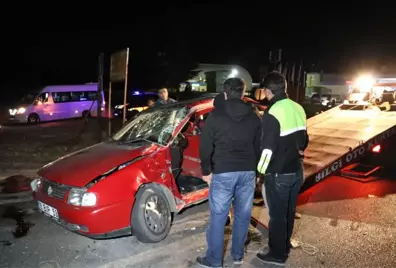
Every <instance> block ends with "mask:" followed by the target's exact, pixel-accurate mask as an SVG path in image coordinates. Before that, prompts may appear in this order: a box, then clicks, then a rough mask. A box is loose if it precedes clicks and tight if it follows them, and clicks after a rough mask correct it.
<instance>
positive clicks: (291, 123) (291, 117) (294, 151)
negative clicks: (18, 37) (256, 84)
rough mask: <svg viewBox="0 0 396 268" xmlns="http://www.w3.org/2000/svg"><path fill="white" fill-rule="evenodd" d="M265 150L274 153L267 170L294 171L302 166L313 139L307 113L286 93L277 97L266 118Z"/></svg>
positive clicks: (271, 104) (265, 115)
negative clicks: (307, 121) (310, 139)
mask: <svg viewBox="0 0 396 268" xmlns="http://www.w3.org/2000/svg"><path fill="white" fill-rule="evenodd" d="M261 133H262V134H261V135H262V136H261V150H270V151H271V152H272V156H271V159H270V162H269V164H268V168H267V170H266V172H265V173H279V174H284V173H294V172H297V171H298V170H300V169H301V167H302V165H301V162H302V159H303V157H304V154H303V152H304V150H305V149H306V148H307V146H308V142H309V138H308V134H307V130H306V115H305V111H304V109H303V108H302V107H301V105H300V104H298V103H296V102H294V101H292V100H290V99H289V98H288V97H287V95H286V94H283V95H281V96H275V97H274V98H273V99H271V101H270V106H269V107H268V109H267V110H266V111H265V112H264V115H263V117H262V129H261Z"/></svg>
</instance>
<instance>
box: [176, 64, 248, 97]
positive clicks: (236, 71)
mask: <svg viewBox="0 0 396 268" xmlns="http://www.w3.org/2000/svg"><path fill="white" fill-rule="evenodd" d="M191 71H192V72H197V75H196V76H195V77H194V78H192V79H190V80H188V81H186V82H188V83H189V84H190V85H191V90H192V91H201V92H202V91H208V92H221V91H223V84H224V82H225V80H226V79H228V78H230V77H240V78H242V79H244V80H245V82H246V89H247V91H251V89H252V86H253V83H252V76H251V75H250V73H249V72H248V71H247V70H246V69H245V68H243V67H241V66H239V65H220V64H199V65H198V67H197V68H196V69H194V70H191ZM186 85H187V83H182V84H181V86H180V91H181V92H183V91H184V90H185V88H186Z"/></svg>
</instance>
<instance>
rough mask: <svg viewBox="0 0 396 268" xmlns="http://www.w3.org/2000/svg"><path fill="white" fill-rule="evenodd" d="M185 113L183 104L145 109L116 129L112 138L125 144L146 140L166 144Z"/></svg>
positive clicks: (186, 112) (185, 108)
mask: <svg viewBox="0 0 396 268" xmlns="http://www.w3.org/2000/svg"><path fill="white" fill-rule="evenodd" d="M187 114H188V109H187V107H184V106H183V107H180V106H176V107H175V106H173V107H169V108H168V107H167V108H161V109H149V110H146V111H145V112H143V113H142V114H141V115H139V116H138V117H136V118H135V119H134V120H132V121H131V122H129V123H127V124H126V125H125V126H124V127H123V128H122V129H121V130H120V131H118V132H117V133H116V134H115V135H114V136H113V140H114V141H118V142H120V143H126V144H127V143H132V142H135V141H148V142H154V143H158V144H160V145H167V144H168V142H169V140H170V139H171V137H172V134H173V132H174V131H175V129H176V127H177V126H178V125H179V124H180V122H181V121H182V120H183V119H184V118H186V116H187Z"/></svg>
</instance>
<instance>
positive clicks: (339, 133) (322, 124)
mask: <svg viewBox="0 0 396 268" xmlns="http://www.w3.org/2000/svg"><path fill="white" fill-rule="evenodd" d="M341 106H342V105H341ZM341 106H337V107H334V108H333V109H330V110H328V111H326V112H323V113H321V114H319V115H316V116H314V117H312V118H309V119H308V120H307V127H308V134H309V138H310V142H309V145H308V148H307V150H306V151H305V159H304V177H305V182H304V185H303V187H302V191H305V190H306V189H308V188H310V187H311V186H313V185H314V184H316V183H318V182H320V181H322V180H323V179H325V178H327V177H329V176H331V175H332V174H335V173H336V172H338V171H340V170H341V169H342V168H344V167H345V166H348V165H350V164H353V163H356V162H357V161H358V160H359V159H360V158H361V157H363V156H364V154H365V153H366V152H369V151H370V150H371V149H372V148H373V147H374V146H375V145H377V144H380V143H381V142H382V141H384V140H386V139H388V138H389V137H391V136H393V135H394V134H396V112H393V111H380V110H379V109H376V108H374V109H370V110H362V111H356V110H342V109H341ZM259 201H260V200H255V203H259ZM252 218H253V220H254V221H256V222H257V223H259V224H261V225H264V226H268V221H269V216H268V212H267V209H266V208H263V207H254V208H253V210H252Z"/></svg>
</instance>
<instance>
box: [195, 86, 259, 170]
mask: <svg viewBox="0 0 396 268" xmlns="http://www.w3.org/2000/svg"><path fill="white" fill-rule="evenodd" d="M214 106H215V109H214V110H213V111H212V112H211V113H210V114H209V116H208V118H207V119H206V121H205V126H204V128H203V130H202V133H201V141H200V158H201V167H202V173H203V175H209V174H210V173H215V174H218V173H226V172H236V171H254V170H256V166H257V163H258V158H259V156H260V135H261V134H260V118H259V117H258V116H257V114H256V113H255V110H254V109H253V107H252V105H251V104H250V103H246V102H244V101H243V100H241V99H229V100H224V95H223V94H219V95H218V96H217V97H216V98H215V100H214Z"/></svg>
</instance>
